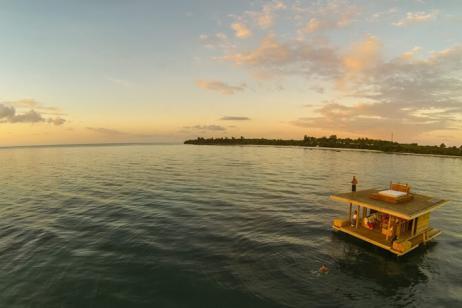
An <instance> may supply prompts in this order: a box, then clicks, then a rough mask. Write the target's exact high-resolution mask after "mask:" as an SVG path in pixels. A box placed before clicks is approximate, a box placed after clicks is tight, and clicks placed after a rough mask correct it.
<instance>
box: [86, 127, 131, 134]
mask: <svg viewBox="0 0 462 308" xmlns="http://www.w3.org/2000/svg"><path fill="white" fill-rule="evenodd" d="M87 129H88V130H91V131H93V132H95V133H98V134H102V135H109V136H125V135H130V134H129V133H125V132H121V131H119V130H115V129H111V128H104V127H87Z"/></svg>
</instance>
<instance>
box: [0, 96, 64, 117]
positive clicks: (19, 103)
mask: <svg viewBox="0 0 462 308" xmlns="http://www.w3.org/2000/svg"><path fill="white" fill-rule="evenodd" d="M8 104H9V105H11V106H13V107H15V108H18V109H34V110H38V111H39V112H40V114H45V115H63V113H62V112H61V110H60V109H59V108H56V107H51V106H45V105H43V104H42V103H40V102H38V101H36V100H34V99H31V98H26V99H21V100H16V101H9V102H8Z"/></svg>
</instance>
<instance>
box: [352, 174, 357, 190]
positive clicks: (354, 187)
mask: <svg viewBox="0 0 462 308" xmlns="http://www.w3.org/2000/svg"><path fill="white" fill-rule="evenodd" d="M356 184H358V180H357V179H356V177H355V176H353V180H352V181H351V191H352V192H355V191H356Z"/></svg>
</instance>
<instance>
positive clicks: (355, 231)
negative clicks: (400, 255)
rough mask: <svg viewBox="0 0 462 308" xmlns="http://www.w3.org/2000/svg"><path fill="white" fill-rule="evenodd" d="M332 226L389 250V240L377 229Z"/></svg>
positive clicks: (390, 243)
mask: <svg viewBox="0 0 462 308" xmlns="http://www.w3.org/2000/svg"><path fill="white" fill-rule="evenodd" d="M334 228H335V229H336V230H339V231H342V232H345V233H348V234H350V235H353V236H354V237H357V238H359V239H362V240H364V241H366V242H369V243H371V244H374V245H376V246H379V247H382V248H384V249H387V250H391V245H392V242H391V240H388V241H387V240H386V239H385V235H383V234H382V233H381V232H380V231H379V230H369V229H366V228H364V227H361V226H359V227H358V228H356V227H351V226H346V227H340V228H338V227H334ZM393 252H394V251H393ZM396 253H397V252H396Z"/></svg>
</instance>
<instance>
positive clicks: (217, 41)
mask: <svg viewBox="0 0 462 308" xmlns="http://www.w3.org/2000/svg"><path fill="white" fill-rule="evenodd" d="M199 40H200V42H201V43H202V44H203V45H204V46H205V47H206V48H209V49H222V50H229V49H234V48H236V46H235V45H234V44H233V43H232V42H231V41H230V40H229V38H228V36H227V35H226V34H224V33H222V32H219V33H215V34H213V35H207V34H201V35H200V36H199Z"/></svg>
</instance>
